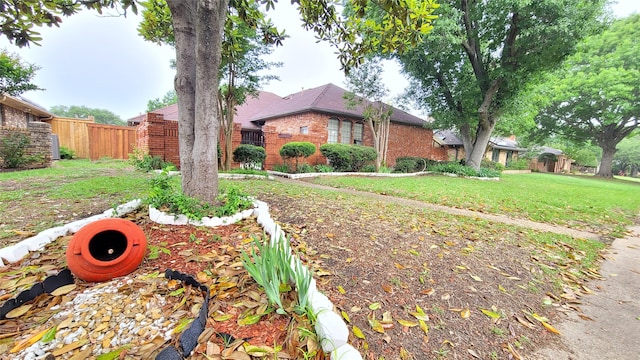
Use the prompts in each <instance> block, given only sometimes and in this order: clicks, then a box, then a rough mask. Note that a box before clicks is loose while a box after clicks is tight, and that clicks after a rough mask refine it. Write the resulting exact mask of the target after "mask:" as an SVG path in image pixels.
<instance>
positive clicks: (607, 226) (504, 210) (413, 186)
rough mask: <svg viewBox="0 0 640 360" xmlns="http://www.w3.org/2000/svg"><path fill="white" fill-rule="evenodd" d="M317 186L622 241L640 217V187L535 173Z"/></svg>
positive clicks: (336, 180)
mask: <svg viewBox="0 0 640 360" xmlns="http://www.w3.org/2000/svg"><path fill="white" fill-rule="evenodd" d="M313 181H314V182H316V183H319V184H324V185H329V186H335V187H342V188H351V189H357V190H363V191H369V192H374V193H379V194H387V195H393V196H398V197H403V198H409V199H415V200H420V201H425V202H428V203H433V204H439V205H446V206H451V207H457V208H465V209H470V210H476V211H482V212H487V213H493V214H505V215H511V216H514V217H518V218H526V219H530V220H534V221H540V222H545V223H551V224H560V225H566V226H571V227H575V228H582V229H588V230H591V231H595V232H598V233H604V234H607V235H613V236H620V232H621V231H622V229H623V227H624V226H626V225H629V224H630V223H632V221H633V219H634V217H635V216H637V215H638V213H639V212H640V184H638V183H634V182H627V181H619V180H611V179H609V180H606V179H598V178H594V177H575V176H563V175H553V174H541V173H532V174H518V175H503V176H502V177H501V179H500V180H499V181H481V180H474V179H465V178H456V177H448V176H441V175H429V176H421V177H408V178H368V177H355V176H354V177H321V178H317V179H314V180H313Z"/></svg>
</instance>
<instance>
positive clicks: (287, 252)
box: [241, 237, 295, 314]
mask: <svg viewBox="0 0 640 360" xmlns="http://www.w3.org/2000/svg"><path fill="white" fill-rule="evenodd" d="M253 243H254V245H255V246H252V247H251V250H250V255H249V254H247V253H246V252H245V251H242V252H241V258H242V264H243V265H244V268H245V269H246V270H247V272H248V273H249V275H251V277H252V278H253V279H254V280H255V281H256V282H257V283H258V285H260V286H262V287H263V288H264V291H265V293H266V294H267V298H268V299H269V302H270V303H271V304H272V305H277V306H278V309H276V312H277V313H278V314H285V310H284V306H283V305H282V300H281V299H280V294H281V293H282V292H284V291H288V290H290V289H291V285H290V284H289V283H290V281H291V280H292V279H295V277H294V274H293V270H292V269H291V258H292V254H291V249H290V247H289V243H288V242H287V240H286V239H283V238H280V240H279V241H274V242H270V241H269V239H268V238H265V239H264V240H260V239H259V238H257V237H254V238H253ZM256 249H257V250H258V251H257V252H256Z"/></svg>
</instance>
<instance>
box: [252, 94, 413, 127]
mask: <svg viewBox="0 0 640 360" xmlns="http://www.w3.org/2000/svg"><path fill="white" fill-rule="evenodd" d="M345 92H347V91H346V90H344V89H342V88H340V87H339V86H336V85H334V84H326V85H323V86H320V87H317V88H313V89H308V90H302V91H300V92H297V93H294V94H291V95H289V96H285V97H283V98H281V99H280V100H279V101H273V102H272V103H270V104H269V105H268V106H266V107H265V108H264V109H263V110H262V111H260V112H259V113H257V114H255V115H254V116H253V117H252V118H251V121H254V122H261V121H268V120H273V119H276V118H280V117H283V116H287V115H294V114H300V113H304V112H309V111H318V112H323V113H328V114H332V115H338V116H349V117H353V118H362V112H363V109H364V105H358V106H356V107H355V109H348V108H347V107H346V105H345V100H344V98H343V95H344V93H345ZM369 103H370V102H369ZM391 121H393V122H397V123H403V124H408V125H415V126H423V125H424V124H425V122H426V121H425V120H424V119H421V118H419V117H417V116H414V115H411V114H409V113H407V112H405V111H402V110H400V109H396V108H393V113H392V115H391Z"/></svg>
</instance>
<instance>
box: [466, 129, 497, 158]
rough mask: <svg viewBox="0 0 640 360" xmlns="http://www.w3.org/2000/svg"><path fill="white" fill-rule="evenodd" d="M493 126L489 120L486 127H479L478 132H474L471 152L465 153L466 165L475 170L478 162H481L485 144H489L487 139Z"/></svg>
mask: <svg viewBox="0 0 640 360" xmlns="http://www.w3.org/2000/svg"><path fill="white" fill-rule="evenodd" d="M494 127H495V123H494V122H491V124H490V126H489V127H488V128H484V127H482V126H480V127H479V129H478V133H477V134H476V141H475V143H473V145H472V147H471V152H467V154H466V155H467V156H466V162H465V165H466V166H469V167H472V168H474V169H476V170H479V169H480V164H481V163H482V159H483V158H484V154H485V153H486V152H487V145H489V140H490V139H491V133H492V132H493V128H494ZM465 151H466V149H465Z"/></svg>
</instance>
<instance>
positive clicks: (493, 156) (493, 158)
mask: <svg viewBox="0 0 640 360" xmlns="http://www.w3.org/2000/svg"><path fill="white" fill-rule="evenodd" d="M491 161H493V162H496V163H497V162H499V161H500V150H499V149H493V153H492V154H491Z"/></svg>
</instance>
